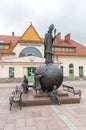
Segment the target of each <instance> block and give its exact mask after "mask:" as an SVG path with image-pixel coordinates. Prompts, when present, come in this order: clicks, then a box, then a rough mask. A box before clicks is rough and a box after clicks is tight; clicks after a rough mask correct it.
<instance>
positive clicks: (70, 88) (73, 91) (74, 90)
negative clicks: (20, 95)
mask: <svg viewBox="0 0 86 130" xmlns="http://www.w3.org/2000/svg"><path fill="white" fill-rule="evenodd" d="M62 86H63V89H64V90H66V91H68V92H71V93H73V94H74V95H79V97H80V99H81V90H76V89H74V87H71V86H68V85H64V84H62Z"/></svg>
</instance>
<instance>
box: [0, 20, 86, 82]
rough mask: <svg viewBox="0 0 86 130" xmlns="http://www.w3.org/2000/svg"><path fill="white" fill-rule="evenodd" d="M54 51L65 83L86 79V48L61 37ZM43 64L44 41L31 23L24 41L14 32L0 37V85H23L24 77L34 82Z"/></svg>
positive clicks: (25, 33)
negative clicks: (21, 83) (37, 69)
mask: <svg viewBox="0 0 86 130" xmlns="http://www.w3.org/2000/svg"><path fill="white" fill-rule="evenodd" d="M52 51H53V60H54V63H55V64H57V66H58V67H60V68H61V69H62V72H63V75H64V80H76V79H79V80H80V79H86V47H85V46H83V45H81V44H79V43H77V42H75V41H73V40H72V39H71V35H70V34H68V35H66V36H65V38H64V39H61V33H58V34H57V35H56V39H55V41H54V43H53V47H52ZM44 62H45V58H44V41H43V38H41V37H40V36H39V34H38V33H37V31H36V30H35V28H34V27H33V25H32V23H31V24H30V26H29V27H28V28H27V30H26V31H25V32H24V33H23V35H22V36H21V37H20V36H15V34H14V32H12V35H11V36H6V35H0V82H15V81H16V82H19V81H20V82H21V81H22V78H23V76H24V75H26V76H27V77H28V79H29V81H30V82H33V81H34V72H35V69H36V68H37V67H38V66H39V65H40V64H43V63H44Z"/></svg>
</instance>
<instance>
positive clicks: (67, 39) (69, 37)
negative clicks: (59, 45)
mask: <svg viewBox="0 0 86 130" xmlns="http://www.w3.org/2000/svg"><path fill="white" fill-rule="evenodd" d="M70 39H71V34H70V33H69V34H67V35H66V36H65V41H66V42H70Z"/></svg>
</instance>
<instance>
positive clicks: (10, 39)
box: [0, 35, 20, 54]
mask: <svg viewBox="0 0 86 130" xmlns="http://www.w3.org/2000/svg"><path fill="white" fill-rule="evenodd" d="M19 38H20V37H19V36H7V35H0V41H1V44H9V45H10V48H9V49H3V50H1V49H0V54H10V53H13V52H12V49H13V47H14V46H15V44H16V43H17V42H18V40H19Z"/></svg>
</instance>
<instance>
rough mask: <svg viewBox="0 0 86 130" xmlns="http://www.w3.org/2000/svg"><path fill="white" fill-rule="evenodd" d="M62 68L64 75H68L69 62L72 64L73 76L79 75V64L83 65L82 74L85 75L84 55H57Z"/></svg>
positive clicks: (85, 59)
mask: <svg viewBox="0 0 86 130" xmlns="http://www.w3.org/2000/svg"><path fill="white" fill-rule="evenodd" d="M58 60H60V61H61V62H62V66H63V68H64V76H69V64H71V63H72V64H73V65H74V76H79V66H83V72H84V76H86V57H78V56H58Z"/></svg>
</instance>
